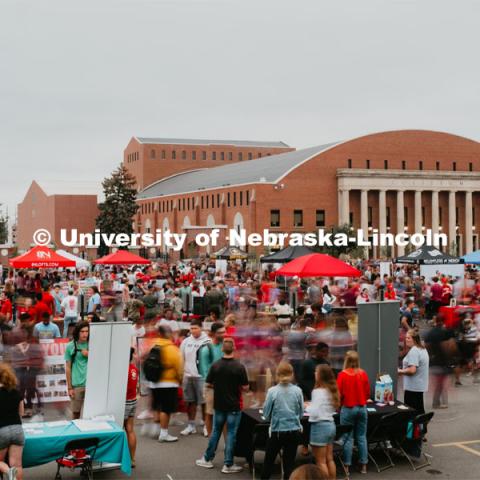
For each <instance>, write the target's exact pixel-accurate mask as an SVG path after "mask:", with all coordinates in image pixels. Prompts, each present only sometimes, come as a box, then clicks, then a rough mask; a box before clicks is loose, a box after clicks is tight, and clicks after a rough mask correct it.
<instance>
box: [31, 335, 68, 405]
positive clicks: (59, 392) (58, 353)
mask: <svg viewBox="0 0 480 480" xmlns="http://www.w3.org/2000/svg"><path fill="white" fill-rule="evenodd" d="M68 342H69V340H68V338H56V339H48V340H40V345H41V346H42V349H43V355H44V370H43V371H44V373H42V374H41V375H37V379H36V387H37V392H38V396H39V398H40V399H41V401H42V402H43V403H51V402H68V401H70V397H69V396H68V387H67V374H66V363H65V349H66V347H67V343H68Z"/></svg>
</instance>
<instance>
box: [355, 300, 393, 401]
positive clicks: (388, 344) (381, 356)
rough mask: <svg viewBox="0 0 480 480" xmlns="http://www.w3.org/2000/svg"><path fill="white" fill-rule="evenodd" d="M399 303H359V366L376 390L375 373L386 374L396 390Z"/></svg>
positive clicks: (372, 387)
mask: <svg viewBox="0 0 480 480" xmlns="http://www.w3.org/2000/svg"><path fill="white" fill-rule="evenodd" d="M399 324H400V303H399V302H392V301H386V302H370V303H361V304H359V305H358V347H357V350H358V354H359V356H360V366H361V368H362V369H363V370H365V371H366V372H367V375H368V378H369V380H370V387H371V390H372V398H373V392H374V390H375V382H376V379H377V374H379V373H380V374H385V373H386V374H388V375H390V377H392V380H393V392H394V394H395V393H396V391H397V368H398V353H399V348H398V339H399Z"/></svg>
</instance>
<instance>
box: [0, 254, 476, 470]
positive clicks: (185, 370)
mask: <svg viewBox="0 0 480 480" xmlns="http://www.w3.org/2000/svg"><path fill="white" fill-rule="evenodd" d="M355 266H356V267H357V268H359V269H360V271H361V272H362V276H361V277H360V278H358V279H343V278H341V279H326V278H325V279H307V280H303V279H299V278H296V277H294V278H291V279H288V281H287V279H277V278H276V277H275V276H274V274H273V272H272V271H271V270H270V269H267V270H262V269H257V268H255V266H249V265H247V263H246V262H241V261H232V262H229V264H228V268H227V270H226V271H218V270H216V268H215V262H214V261H208V260H205V261H202V262H198V263H195V262H178V263H176V264H161V263H158V264H153V265H151V266H148V267H145V268H142V269H140V268H137V267H131V268H123V267H112V268H110V269H105V268H102V269H98V270H97V269H95V270H94V271H91V272H87V271H82V272H74V271H70V270H68V269H67V270H62V271H60V270H59V271H44V272H34V271H18V272H15V273H14V272H12V271H7V270H4V271H3V277H2V281H1V286H2V291H1V293H0V356H1V357H2V360H3V363H2V364H1V368H0V398H1V399H2V405H3V401H4V399H5V402H6V403H5V405H9V407H8V408H6V409H3V408H2V409H1V411H0V472H1V473H4V474H7V475H10V477H8V478H18V479H21V478H22V469H21V450H22V445H23V442H24V439H23V431H22V429H21V428H19V425H21V418H24V419H26V418H30V417H32V416H34V415H35V414H36V415H38V414H39V413H41V412H42V401H41V397H40V396H39V395H38V391H37V385H36V377H37V375H39V374H40V373H41V372H42V369H43V368H44V358H43V350H42V348H41V347H40V343H41V342H42V340H51V339H58V338H62V337H63V338H68V339H70V341H69V343H68V344H67V346H66V350H65V362H66V382H67V388H68V395H69V397H70V411H71V416H72V418H79V417H80V416H81V411H82V407H83V402H84V398H85V388H86V377H87V369H88V350H89V346H88V345H89V332H90V324H91V322H99V321H109V320H114V321H115V320H117V321H119V320H126V321H129V322H131V324H132V325H131V335H132V343H131V351H130V365H129V371H128V385H127V397H126V408H125V424H124V426H125V430H126V432H127V439H128V443H129V448H130V453H131V459H132V465H133V466H135V452H136V442H137V439H136V435H135V419H140V420H142V421H143V424H142V428H141V432H142V434H144V435H149V436H152V437H155V438H157V439H158V441H159V442H161V443H164V442H167V443H169V442H176V441H178V440H179V437H177V436H174V435H173V434H172V433H171V431H170V427H171V426H172V424H175V423H179V422H180V420H179V417H178V415H177V413H178V412H183V413H185V414H186V416H187V420H186V421H187V423H186V425H185V427H184V428H183V429H182V431H181V436H188V435H194V434H197V428H198V427H199V426H200V429H201V434H202V435H204V436H205V437H207V438H208V443H207V444H206V445H205V451H204V452H203V454H202V456H201V457H200V458H199V460H197V462H196V464H197V465H198V466H199V467H204V468H213V467H214V464H213V459H214V457H215V453H216V450H217V446H218V444H219V441H220V439H221V437H222V435H223V437H224V442H225V451H224V459H223V467H222V472H224V473H236V472H238V471H241V469H242V467H240V466H238V465H236V464H235V463H234V456H235V442H236V434H237V430H238V428H239V425H240V422H241V411H242V409H244V408H247V407H251V408H260V409H263V416H264V417H265V419H266V420H268V421H269V422H270V425H271V426H270V435H269V439H268V442H267V448H266V455H265V461H264V467H263V472H262V478H265V479H267V478H270V476H271V475H272V471H273V465H274V463H275V460H276V458H277V456H278V453H279V452H280V451H282V463H283V472H284V476H285V478H288V477H289V476H290V475H292V477H291V478H300V477H295V476H294V475H296V474H295V472H293V471H294V466H295V458H296V454H297V449H298V447H299V446H301V449H302V453H303V454H308V452H309V451H310V450H311V453H312V455H313V458H314V461H315V463H316V465H317V467H318V471H319V475H321V478H329V479H330V478H335V477H336V467H335V462H334V460H333V453H332V452H333V450H332V449H333V442H334V440H335V438H336V428H335V422H334V416H335V414H336V412H339V415H340V423H341V424H342V425H350V426H352V430H351V431H350V432H349V433H348V434H347V435H346V436H345V438H344V439H343V443H344V452H343V460H344V464H345V466H346V467H347V469H348V468H350V467H351V465H352V462H353V459H352V452H353V444H354V442H355V443H356V444H357V447H358V463H359V465H360V471H361V472H366V468H367V464H368V450H367V443H366V433H367V421H368V420H367V417H368V416H367V403H368V402H369V401H371V399H370V396H371V385H370V382H369V379H368V377H367V375H366V373H365V372H364V371H363V370H362V369H361V368H360V363H359V357H358V354H357V353H356V351H355V350H356V344H357V316H356V307H357V306H358V304H360V303H366V302H372V301H375V300H387V301H389V300H398V301H400V305H401V308H400V311H399V320H398V325H399V352H398V356H399V365H398V375H399V376H401V377H403V388H404V402H405V403H406V404H407V405H409V406H411V407H412V408H414V409H415V410H416V411H418V412H419V413H421V412H425V405H424V394H425V392H427V391H428V390H429V379H430V377H431V379H432V383H433V390H432V391H433V405H432V407H433V408H446V407H447V406H448V396H447V392H448V388H449V387H448V381H449V378H450V377H452V376H453V378H454V379H455V380H454V381H455V385H456V386H457V387H460V386H461V385H462V377H461V374H462V373H468V374H469V375H471V376H472V378H473V381H474V382H476V381H477V378H478V377H477V375H478V371H479V367H478V352H477V350H478V341H479V335H480V334H479V333H478V332H480V325H477V324H478V322H480V313H479V312H480V306H479V307H478V309H477V305H479V304H480V275H479V274H478V273H477V272H476V271H467V273H466V275H465V277H464V278H460V279H452V278H450V277H448V276H442V275H441V274H439V276H438V277H434V278H432V279H430V280H428V279H425V278H423V277H421V276H420V272H419V271H418V269H416V268H415V267H412V266H409V267H401V266H397V267H396V268H395V269H394V270H393V272H392V273H391V275H380V273H379V267H378V266H376V265H375V264H370V263H368V262H365V261H359V262H357V263H356V265H355ZM453 303H456V304H458V305H460V304H461V305H464V306H465V308H464V309H462V310H461V311H460V312H459V313H458V314H455V315H456V317H455V319H454V321H453V322H452V320H451V319H449V321H448V322H446V318H445V316H444V314H443V312H442V307H443V306H449V305H452V304H453ZM339 307H341V308H339ZM457 317H458V318H457ZM446 323H448V325H446ZM144 397H148V398H149V402H148V408H146V409H145V410H144V411H142V412H137V408H136V407H137V398H144ZM143 403H145V402H143ZM305 413H307V415H308V417H309V423H310V424H311V425H310V438H309V442H308V443H309V445H305V443H306V442H305V440H304V439H303V440H302V435H301V430H302V426H301V420H302V418H303V416H304V414H305ZM199 415H200V418H199V419H197V417H198V416H199ZM7 454H8V456H7ZM6 458H8V462H9V463H5V460H6ZM292 472H293V473H292Z"/></svg>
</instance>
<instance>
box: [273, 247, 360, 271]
mask: <svg viewBox="0 0 480 480" xmlns="http://www.w3.org/2000/svg"><path fill="white" fill-rule="evenodd" d="M275 275H283V276H285V277H294V276H297V277H359V276H360V275H361V272H360V271H359V270H357V269H356V268H353V267H352V266H350V265H349V264H348V263H345V262H342V260H338V258H334V257H331V256H330V255H324V254H322V253H312V254H310V255H304V256H303V257H299V258H296V259H295V260H292V261H291V262H288V263H286V264H285V265H284V266H283V267H281V268H279V269H278V270H277V271H276V272H275Z"/></svg>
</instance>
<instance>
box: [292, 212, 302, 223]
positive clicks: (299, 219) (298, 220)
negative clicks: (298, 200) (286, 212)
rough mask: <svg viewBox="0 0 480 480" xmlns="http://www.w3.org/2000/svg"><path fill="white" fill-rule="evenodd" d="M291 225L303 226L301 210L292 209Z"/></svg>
mask: <svg viewBox="0 0 480 480" xmlns="http://www.w3.org/2000/svg"><path fill="white" fill-rule="evenodd" d="M293 226H294V227H303V210H294V211H293Z"/></svg>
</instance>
